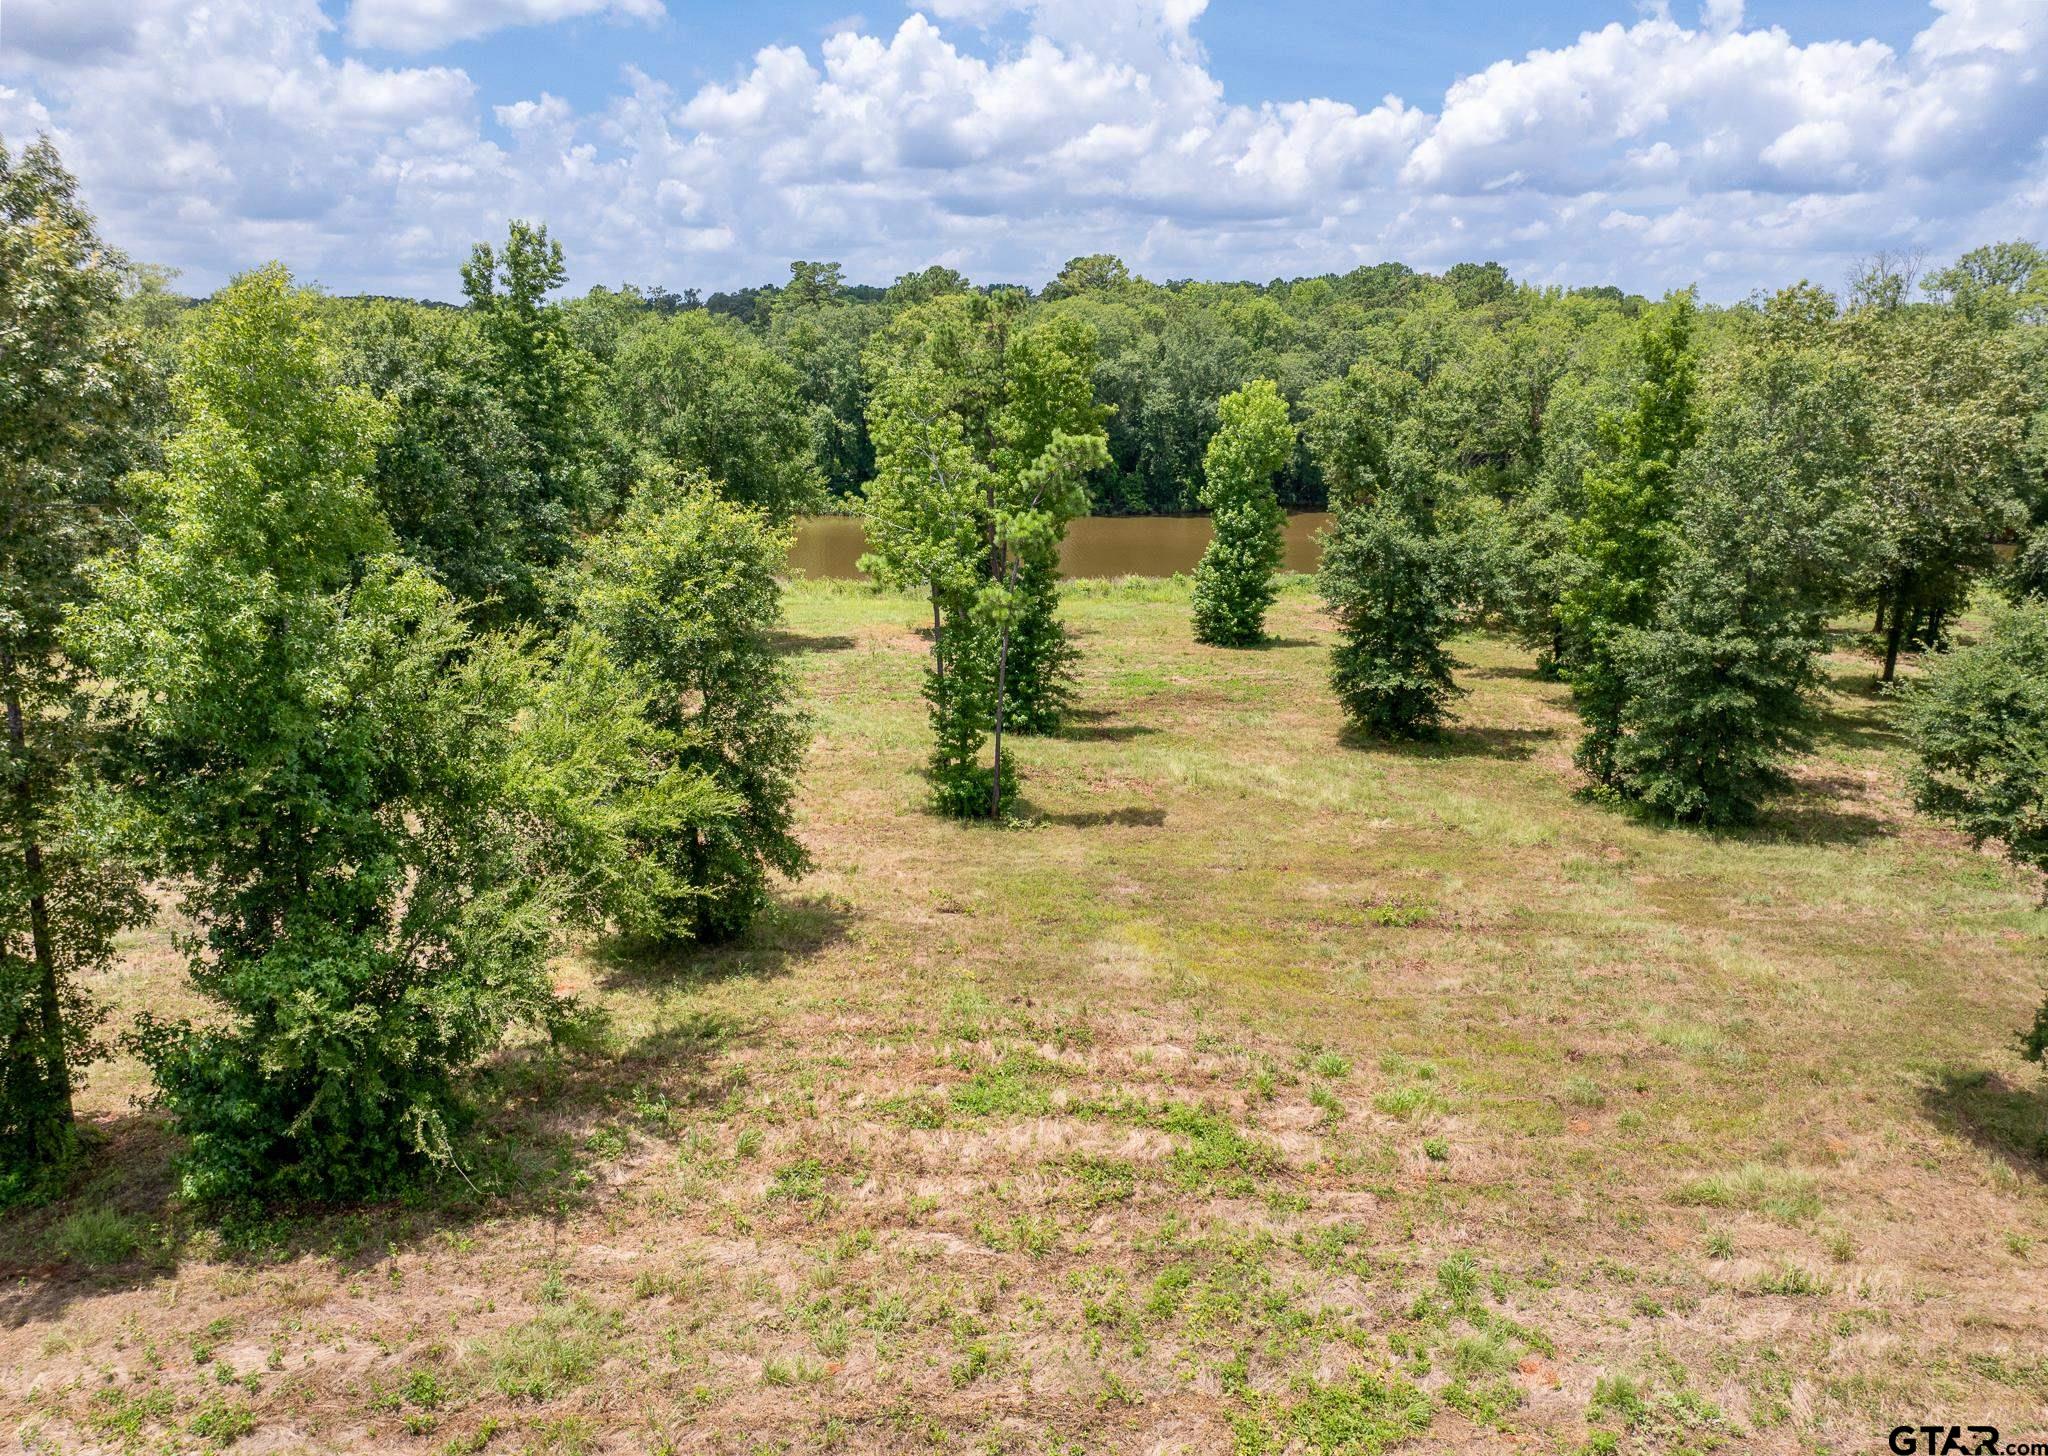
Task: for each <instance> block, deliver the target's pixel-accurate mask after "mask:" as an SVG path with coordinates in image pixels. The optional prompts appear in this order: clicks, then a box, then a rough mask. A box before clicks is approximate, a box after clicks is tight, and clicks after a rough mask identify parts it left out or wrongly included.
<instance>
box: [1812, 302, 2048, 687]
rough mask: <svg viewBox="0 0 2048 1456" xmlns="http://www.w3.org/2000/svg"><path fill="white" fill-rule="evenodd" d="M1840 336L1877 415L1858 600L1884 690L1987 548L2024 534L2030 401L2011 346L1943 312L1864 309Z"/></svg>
mask: <svg viewBox="0 0 2048 1456" xmlns="http://www.w3.org/2000/svg"><path fill="white" fill-rule="evenodd" d="M1844 335H1845V338H1846V340H1847V342H1848V344H1849V346H1850V347H1851V348H1852V349H1854V350H1855V352H1856V353H1857V355H1858V358H1859V360H1860V363H1861V366H1862V368H1863V370H1864V372H1865V374H1866V375H1867V376H1868V378H1869V380H1870V384H1871V387H1872V390H1873V392H1874V403H1875V406H1876V407H1875V408H1874V409H1873V411H1872V415H1871V429H1870V437H1869V447H1868V452H1867V456H1866V459H1865V463H1864V472H1865V485H1866V489H1867V491H1868V494H1869V498H1870V501H1871V506H1872V520H1871V531H1872V540H1873V542H1874V543H1875V548H1876V549H1875V551H1874V552H1873V561H1872V567H1871V571H1870V581H1869V592H1870V595H1871V596H1874V597H1875V598H1876V600H1877V603H1878V607H1879V610H1880V611H1881V612H1882V613H1883V615H1884V669H1883V676H1884V680H1885V681H1886V682H1890V681H1891V680H1892V678H1893V676H1894V675H1895V674H1896V671H1897V668H1898V661H1899V655H1900V653H1901V652H1903V651H1905V650H1907V649H1908V648H1909V647H1911V646H1913V645H1914V644H1915V643H1916V642H1919V643H1926V644H1931V645H1939V643H1940V642H1941V640H1942V637H1943V634H1944V631H1945V628H1946V625H1947V622H1948V620H1949V618H1951V617H1952V616H1953V615H1954V614H1955V613H1956V612H1957V611H1958V610H1960V608H1961V607H1962V606H1963V604H1964V603H1965V602H1966V601H1967V600H1968V599H1969V593H1970V590H1971V588H1972V587H1973V585H1974V584H1975V583H1976V581H1977V580H1978V579H1979V578H1980V577H1981V576H1982V575H1983V574H1984V573H1985V572H1986V571H1988V570H1989V569H1990V567H1991V566H1992V564H1993V563H1994V562H1995V560H1996V559H1997V558H1996V556H1995V554H1994V552H1993V549H1992V543H1993V541H1994V540H1996V539H1997V537H1998V536H2000V535H2001V534H2004V533H2007V532H2010V531H2014V530H2017V529H2019V528H2021V527H2022V526H2024V525H2025V523H2026V507H2025V503H2024V501H2023V499H2022V494H2021V482H2020V475H2019V470H2020V453H2019V447H2020V442H2021V441H2022V440H2023V439H2024V437H2025V434H2026V429H2027V416H2028V413H2029V411H2030V408H2031V401H2030V397H2029V389H2028V381H2027V378H2026V376H2025V373H2024V371H2023V370H2021V369H2020V368H2019V367H2018V362H2019V361H2018V358H2017V355H2016V352H2015V349H2014V346H2013V344H2012V342H2011V341H2010V339H2009V338H2008V337H2007V336H2004V335H2000V334H1995V333H1991V332H1988V331H1987V330H1985V329H1984V328H1981V327H1979V326H1978V325H1976V324H1973V323H1971V322H1970V321H1969V320H1967V319H1965V318H1963V317H1961V316H1960V315H1958V314H1956V313H1954V312H1952V311H1949V310H1944V309H1935V308H1928V307H1924V306H1923V307H1915V308H1901V309H1892V310H1883V309H1876V308H1865V309H1863V310H1860V311H1859V312H1857V313H1855V314H1852V315H1850V317H1849V318H1848V319H1847V320H1846V321H1845V324H1844ZM1866 600H1868V598H1866Z"/></svg>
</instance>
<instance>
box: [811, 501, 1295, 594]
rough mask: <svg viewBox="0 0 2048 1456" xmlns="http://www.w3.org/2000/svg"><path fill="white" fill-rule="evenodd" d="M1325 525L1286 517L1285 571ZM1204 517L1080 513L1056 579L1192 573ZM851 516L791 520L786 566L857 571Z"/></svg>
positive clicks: (856, 530)
mask: <svg viewBox="0 0 2048 1456" xmlns="http://www.w3.org/2000/svg"><path fill="white" fill-rule="evenodd" d="M1329 523H1330V516H1329V513H1328V512H1327V511H1299V512H1296V513H1294V514H1293V515H1290V516H1289V517H1288V518H1287V557H1286V568H1287V570H1289V571H1314V570H1315V569H1316V557H1317V555H1318V551H1317V547H1316V542H1315V534H1316V532H1318V531H1320V530H1322V529H1323V527H1325V526H1327V525H1328V524H1329ZM1209 534H1210V532H1209V518H1208V517H1207V516H1083V517H1082V518H1081V519H1080V520H1078V521H1075V522H1074V523H1073V524H1072V525H1070V526H1068V527H1067V539H1066V543H1065V544H1064V545H1063V546H1061V548H1060V574H1061V575H1062V576H1172V575H1173V574H1174V573H1175V572H1177V571H1193V570H1194V569H1195V563H1196V562H1197V561H1200V560H1201V559H1202V552H1203V551H1205V550H1207V549H1208V546H1209ZM866 549H867V546H866V538H865V534H864V533H863V531H862V530H861V523H860V519H859V518H858V517H856V516H806V517H804V518H803V519H802V520H801V521H799V522H797V528H796V544H795V545H794V546H793V547H792V548H791V549H790V553H789V564H790V565H791V566H794V567H798V568H800V569H801V570H802V571H803V573H804V575H805V576H808V577H812V578H814V579H815V578H819V577H824V578H840V579H845V578H851V577H857V576H859V575H860V572H859V570H858V569H857V568H856V567H855V566H854V563H855V562H857V561H859V560H860V554H861V552H862V551H864V550H866Z"/></svg>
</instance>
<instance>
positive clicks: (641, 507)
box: [569, 483, 810, 941]
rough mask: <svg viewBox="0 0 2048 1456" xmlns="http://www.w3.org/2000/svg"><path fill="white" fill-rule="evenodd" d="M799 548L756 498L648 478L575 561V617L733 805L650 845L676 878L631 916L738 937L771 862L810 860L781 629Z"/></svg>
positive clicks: (797, 865)
mask: <svg viewBox="0 0 2048 1456" xmlns="http://www.w3.org/2000/svg"><path fill="white" fill-rule="evenodd" d="M788 556H789V536H788V533H787V532H786V531H784V530H782V529H780V528H778V527H777V526H775V525H774V524H773V523H771V522H770V521H769V520H768V518H767V517H766V516H765V515H764V514H763V513H762V512H761V511H760V510H758V509H756V508H754V507H751V506H745V505H741V504H738V503H737V502H733V501H729V500H725V499H723V498H722V497H720V496H718V495H717V494H715V493H714V492H713V491H712V489H711V488H710V487H709V486H708V485H704V484H702V483H697V484H694V485H692V486H672V485H668V484H666V483H649V484H645V485H643V486H642V487H641V488H640V489H639V490H638V491H637V492H636V493H635V494H634V496H633V498H632V499H631V501H630V502H629V503H628V505H627V508H626V510H625V512H624V514H623V515H622V516H621V518H620V519H619V521H618V523H617V524H616V525H615V526H614V527H613V528H612V529H611V530H610V531H608V532H606V533H605V534H603V535H601V536H598V537H595V538H593V539H592V540H591V541H589V542H588V543H587V544H586V546H585V548H584V551H583V555H582V557H581V559H580V560H579V561H578V562H577V563H576V565H575V568H574V570H573V572H572V573H571V577H570V588H569V601H570V605H571V607H572V608H573V610H574V613H575V620H576V621H577V623H578V624H579V625H581V626H582V627H584V628H585V629H587V630H589V631H590V632H592V633H594V634H595V635H596V636H597V638H598V639H599V640H600V641H601V642H603V644H604V647H605V650H606V652H607V653H608V655H609V656H610V657H611V659H612V660H613V661H614V662H615V663H616V664H617V665H618V666H620V667H621V668H624V669H626V670H628V671H630V672H631V673H632V674H633V675H634V676H635V678H636V679H637V680H638V681H639V682H641V683H642V684H644V686H645V690H646V695H647V696H646V708H645V712H646V715H647V717H648V718H649V719H650V720H651V724H652V726H653V727H654V728H655V729H657V730H658V731H659V732H660V733H661V734H662V735H664V737H665V739H666V741H667V742H668V743H669V744H671V745H672V747H671V748H669V749H666V750H664V751H663V754H662V757H663V759H664V761H667V760H669V759H670V758H671V756H672V761H673V767H674V768H675V769H677V770H679V771H681V772H682V773H683V774H685V775H691V776H695V777H697V778H698V779H700V780H701V781H702V782H703V783H706V784H708V785H710V786H713V787H714V788H715V789H716V790H717V791H718V792H719V793H721V794H722V795H723V796H724V801H725V803H726V805H727V806H728V811H727V812H723V813H715V814H706V815H701V816H699V817H698V818H697V819H696V820H695V822H684V823H680V824H678V825H676V826H675V829H674V832H673V833H672V834H671V835H670V836H669V837H668V838H666V839H665V840H660V841H654V842H651V843H648V844H647V846H646V853H647V854H648V855H650V856H652V857H653V858H654V859H655V860H656V861H657V863H658V864H659V866H660V868H661V870H662V872H663V873H664V874H665V876H666V877H667V879H668V881H669V882H670V883H671V885H672V886H673V890H672V891H671V892H669V893H667V894H657V895H655V896H654V897H653V898H652V901H651V903H650V905H649V910H650V911H651V914H650V916H649V919H648V920H647V922H646V923H643V924H641V925H638V926H632V925H629V926H628V928H629V929H637V930H639V931H641V932H642V933H645V934H651V935H653V936H654V937H656V938H659V939H667V940H683V939H695V940H698V941H722V940H729V939H731V938H732V937H734V936H736V935H738V934H740V933H741V932H742V931H744V930H745V929H746V928H747V927H748V925H750V924H751V923H752V922H753V920H754V919H755V917H756V916H758V915H759V914H760V913H761V910H762V909H763V907H764V906H766V904H767V902H768V883H769V876H770V875H771V874H779V875H783V876H787V877H790V878H794V877H795V876H797V875H800V874H802V873H803V872H804V870H805V868H806V867H807V866H808V865H809V863H810V857H809V856H808V855H807V854H806V853H805V852H804V847H803V845H802V844H801V843H800V842H799V841H798V839H797V838H796V834H795V829H794V820H795V798H796V786H797V775H798V773H799V771H800V770H801V769H802V767H803V759H804V753H805V751H806V749H807V748H808V747H809V743H810V725H809V721H808V719H806V717H805V716H804V714H803V712H802V711H801V710H800V709H799V708H798V706H797V704H796V684H795V680H794V678H793V676H792V674H791V672H790V669H789V666H788V664H787V663H786V662H785V661H784V660H783V659H782V657H781V656H780V654H778V653H777V651H776V650H775V645H774V640H773V633H774V631H775V629H776V627H777V626H778V625H779V623H780V622H781V618H782V597H781V587H780V584H779V583H778V582H777V580H776V573H777V572H778V571H780V570H781V569H782V567H783V563H784V562H785V561H786V560H787V559H788Z"/></svg>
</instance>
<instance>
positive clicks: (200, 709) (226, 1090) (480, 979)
mask: <svg viewBox="0 0 2048 1456" xmlns="http://www.w3.org/2000/svg"><path fill="white" fill-rule="evenodd" d="M314 313H315V304H314V302H313V300H312V299H311V298H310V297H309V296H308V295H305V294H302V293H299V292H297V291H295V290H294V289H293V288H292V287H291V284H290V280H289V278H288V277H287V276H286V274H285V273H284V271H283V270H282V269H281V268H275V267H273V268H269V269H265V270H263V271H261V272H257V273H254V274H250V275H247V276H245V277H243V278H241V279H239V280H238V281H237V282H236V283H235V284H234V285H233V286H232V287H230V288H228V289H227V290H225V291H224V292H223V293H222V294H221V295H220V296H219V297H218V299H217V300H216V301H215V303H214V306H213V308H212V310H211V312H210V315H209V317H208V319H207V321H206V323H205V325H204V326H203V327H202V328H201V329H200V330H199V331H198V332H197V333H196V334H195V335H194V336H193V337H192V338H191V339H190V340H189V341H188V343H187V346H186V350H185V356H184V362H183V368H182V370H181V372H180V374H179V376H178V378H177V380H176V383H175V386H174V388H175V390H176V396H177V404H178V412H179V421H180V422H179V427H178V429H177V432H176V433H175V435H174V436H173V438H172V439H171V441H170V443H169V445H168V447H167V451H166V465H165V468H164V470H163V471H162V472H161V473H154V474H144V475H141V476H138V477H135V478H133V480H132V486H133V489H134V490H135V491H136V493H137V494H138V495H139V496H141V497H143V498H145V499H146V500H147V501H148V503H149V509H148V512H147V514H148V516H149V517H150V518H152V519H153V520H155V521H156V522H158V523H160V525H159V529H158V530H157V531H156V532H155V533H153V534H149V535H146V536H145V537H144V538H143V539H142V541H141V542H140V544H139V545H138V546H137V547H136V549H135V550H134V551H133V552H132V553H124V554H119V555H115V556H112V557H110V558H108V559H107V560H106V561H105V562H104V563H103V564H102V565H101V566H100V568H99V569H98V572H97V585H98V586H99V588H100V596H99V599H98V600H97V601H95V602H93V603H91V604H90V605H88V606H87V607H86V608H85V609H84V611H83V612H82V613H81V614H80V616H79V618H78V621H77V623H76V627H75V629H74V634H73V635H74V638H75V642H76V645H77V647H78V649H79V650H80V652H81V654H82V655H83V657H84V659H85V660H86V661H87V662H88V663H89V664H90V666H91V668H92V670H93V671H94V672H95V673H96V674H97V675H98V677H99V679H100V680H101V682H102V683H103V685H104V687H105V690H106V693H107V694H108V699H109V704H108V706H109V708H110V710H111V711H113V712H115V713H117V714H118V715H119V716H120V718H121V719H122V722H121V727H122V729H123V730H124V737H125V739H126V741H127V743H128V745H129V746H128V749H127V761H126V762H125V763H123V764H122V765H121V781H122V783H123V785H124V787H123V792H122V794H121V796H120V798H119V800H118V801H117V803H116V805H115V813H116V819H115V828H116V830H117V831H118V832H119V833H120V834H121V836H122V838H123V839H124V840H125V842H126V843H128V844H129V845H131V846H132V847H133V850H134V852H135V854H136V856H137V857H138V859H140V860H141V861H143V862H144V863H146V864H147V865H148V866H149V867H150V868H152V869H153V870H154V871H155V873H156V874H157V875H158V876H159V877H161V879H162V880H163V881H164V882H166V883H168V884H171V885H175V886H177V887H179V891H180V899H181V907H182V909H183V911H184V914H185V915H186V917H187V918H188V920H189V921H190V923H191V925H192V926H193V933H192V934H191V936H190V938H189V941H188V943H187V944H188V950H189V959H188V970H189V974H190V975H191V977H192V980H193V982H194V983H195V984H196V986H197V987H198V989H199V991H200V992H201V993H202V994H203V995H204V996H205V997H206V999H207V1000H208V1001H210V1002H211V1003H212V1005H213V1014H212V1015H210V1016H209V1017H208V1018H207V1019H206V1021H205V1022H204V1023H203V1024H200V1025H193V1024H191V1023H189V1022H184V1021H176V1022H165V1021H162V1020H159V1019H157V1018H155V1017H153V1016H148V1015H145V1016H144V1017H143V1018H142V1021H141V1024H140V1027H139V1030H138V1032H137V1037H136V1040H137V1044H138V1048H139V1050H140V1051H141V1053H142V1055H143V1057H144V1059H145V1060H146V1061H147V1062H148V1063H149V1065H150V1067H151V1070H152V1071H153V1072H154V1074H155V1077H156V1080H157V1086H158V1090H159V1093H160V1095H161V1097H162V1100H163V1102H164V1104H165V1105H166V1106H167V1107H168V1108H169V1109H170V1111H171V1112H172V1114H173V1116H174V1117H175V1118H176V1120H177V1124H178V1126H179V1129H180V1130H181V1131H182V1132H183V1133H184V1134H185V1135H186V1137H187V1138H188V1139H189V1144H188V1150H187V1152H186V1154H185V1155H184V1157H183V1159H182V1160H181V1174H182V1186H183V1188H184V1191H185V1192H186V1194H187V1195H188V1196H191V1197H194V1198H199V1199H220V1198H242V1197H254V1198H266V1199H267V1198H280V1197H286V1198H291V1197H311V1198H337V1199H350V1198H360V1197H368V1196H374V1195H376V1194H379V1193H382V1192H385V1191H388V1190H389V1189H391V1188H392V1187H394V1186H395V1185H398V1184H401V1183H403V1182H405V1181H406V1180H407V1179H409V1178H410V1177H411V1176H413V1175H415V1174H416V1173H418V1172H420V1171H422V1170H423V1169H425V1168H427V1167H430V1166H432V1165H435V1164H443V1163H446V1162H447V1161H448V1160H449V1159H450V1158H451V1156H452V1149H453V1138H454V1135H455V1132H456V1129H457V1127H458V1125H459V1123H460V1121H461V1116H462V1110H463V1104H462V1100H461V1098H460V1096H459V1087H458V1078H459V1077H460V1074H461V1073H462V1072H463V1070H464V1069H465V1068H467V1067H468V1066H470V1065H471V1064H472V1063H473V1062H475V1061H476V1060H477V1059H478V1058H479V1057H481V1056H482V1055H484V1054H485V1053H486V1052H488V1051H489V1050H490V1049H491V1048H492V1047H494V1046H496V1045H497V1043H498V1042H499V1040H500V1038H501V1037H502V1035H503V1034H504V1032H505V1030H506V1029H507V1027H508V1025H509V1024H511V1023H512V1022H514V1021H526V1022H529V1023H536V1024H539V1023H545V1022H547V1021H548V1020H549V1019H550V1018H551V1017H552V1016H553V1014H554V1013H555V1011H556V1009H557V1002H556V999H555V997H554V995H553V993H552V990H551V986H550V982H549V979H548V976H547V974H546V969H545V963H546V956H547V952H548V949H549V946H550V940H551V933H550V928H549V925H550V912H549V906H548V904H547V903H546V900H545V897H544V896H543V894H542V893H541V890H540V887H539V885H538V884H537V882H536V880H535V879H534V877H533V876H532V875H531V874H530V873H529V871H528V866H527V864H526V863H525V862H524V861H523V858H522V850H523V848H524V846H525V845H526V844H527V843H528V842H529V836H528V834H527V832H526V829H525V826H524V821H523V811H522V810H521V809H520V807H519V805H518V801H517V798H516V794H515V785H514V784H513V782H512V774H513V767H514V761H515V755H514V754H513V752H512V742H511V737H512V732H511V725H512V721H513V718H514V716H515V714H516V713H517V712H518V710H519V709H520V707H521V705H522V701H523V696H524V692H525V682H526V677H525V674H524V671H523V668H522V667H521V666H520V665H519V663H518V661H517V659H516V655H515V654H513V653H511V652H510V651H509V650H507V649H506V648H504V647H502V646H501V645H499V644H496V643H494V642H492V641H490V640H488V639H485V640H479V639H477V638H475V637H474V636H472V635H471V633H470V631H469V629H468V628H467V626H466V624H465V622H464V619H463V615H462V612H461V610H460V608H459V606H458V604H457V603H456V601H455V600H454V598H453V597H451V596H450V595H449V593H448V592H447V590H446V589H445V588H443V587H442V586H440V585H439V584H438V583H436V582H435V581H433V580H432V579H431V578H430V577H429V576H427V575H426V574H425V573H424V572H423V571H422V570H421V569H420V568H418V567H416V566H413V565H411V564H410V563H408V562H406V561H404V560H403V559H402V558H400V557H399V556H397V555H396V554H394V543H393V538H392V535H391V532H390V529H389V527H388V526H387V525H386V524H385V522H384V520H383V518H382V516H381V515H380V514H379V513H378V511H377V509H376V503H375V500H374V497H373V495H372V491H371V487H370V473H371V470H372V467H373V464H374V460H375V452H376V449H377V445H378V443H379V441H380V440H381V439H382V438H383V437H384V434H385V431H386V429H387V428H388V423H387V421H388V410H387V409H386V407H385V406H384V405H383V404H381V403H380V402H379V401H378V400H376V399H375V398H373V397H372V396H370V395H369V394H367V393H365V392H363V391H361V390H358V389H354V388H350V387H348V386H345V385H343V384H341V383H340V382H339V374H338V370H337V362H336V360H335V357H334V355H333V354H332V352H331V351H330V350H329V348H328V347H327V345H326V343H325V341H324V339H323V337H322V335H321V333H320V330H319V328H318V326H317V325H316V322H315V318H314Z"/></svg>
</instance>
